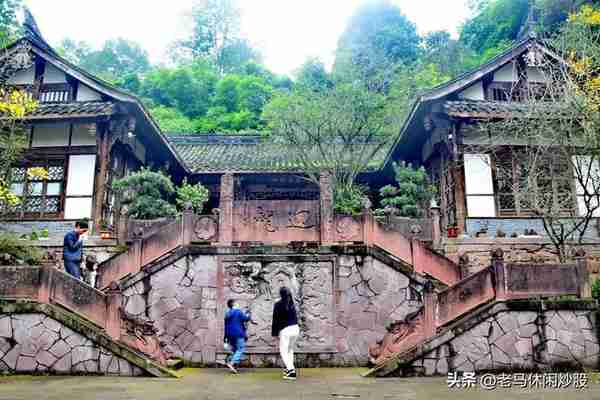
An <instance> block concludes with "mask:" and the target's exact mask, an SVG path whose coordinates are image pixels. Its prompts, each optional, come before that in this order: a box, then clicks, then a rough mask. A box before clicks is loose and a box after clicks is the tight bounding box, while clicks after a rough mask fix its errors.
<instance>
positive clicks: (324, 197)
mask: <svg viewBox="0 0 600 400" xmlns="http://www.w3.org/2000/svg"><path fill="white" fill-rule="evenodd" d="M331 181H332V179H331V173H330V172H322V173H321V176H320V177H319V190H320V212H321V244H322V245H326V246H327V245H330V244H333V243H334V242H335V234H334V231H333V218H334V215H333V185H332V182H331Z"/></svg>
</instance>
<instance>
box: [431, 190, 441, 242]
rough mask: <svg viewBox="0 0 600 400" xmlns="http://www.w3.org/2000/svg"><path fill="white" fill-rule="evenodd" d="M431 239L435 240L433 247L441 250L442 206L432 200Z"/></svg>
mask: <svg viewBox="0 0 600 400" xmlns="http://www.w3.org/2000/svg"><path fill="white" fill-rule="evenodd" d="M430 211H431V240H432V242H433V248H434V249H436V250H439V249H440V248H441V247H442V230H441V226H442V221H441V213H440V206H439V205H438V204H437V203H436V202H435V200H432V201H431V208H430Z"/></svg>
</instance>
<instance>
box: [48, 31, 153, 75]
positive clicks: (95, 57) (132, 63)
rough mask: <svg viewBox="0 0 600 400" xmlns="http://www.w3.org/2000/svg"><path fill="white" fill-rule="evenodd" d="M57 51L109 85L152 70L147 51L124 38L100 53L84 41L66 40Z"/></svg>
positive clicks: (110, 44) (110, 41)
mask: <svg viewBox="0 0 600 400" xmlns="http://www.w3.org/2000/svg"><path fill="white" fill-rule="evenodd" d="M57 50H58V52H59V53H60V54H61V55H63V56H64V57H65V58H67V59H68V60H70V61H72V62H73V63H75V64H77V65H79V66H80V67H82V68H83V69H85V70H86V71H89V72H91V73H93V74H95V75H98V76H100V77H101V78H104V79H106V80H108V81H110V82H114V81H116V80H118V79H119V77H121V76H123V75H136V74H141V73H144V72H146V71H148V70H149V69H150V60H149V58H148V52H147V51H146V50H144V49H142V47H141V46H140V45H139V44H138V43H135V42H133V41H130V40H126V39H122V38H118V39H110V40H107V41H106V42H105V43H104V45H103V46H102V48H101V49H99V50H94V49H92V47H91V46H90V45H89V44H87V43H85V42H81V41H80V42H77V41H74V40H71V39H64V40H63V41H62V42H61V44H60V46H59V47H58V49H57Z"/></svg>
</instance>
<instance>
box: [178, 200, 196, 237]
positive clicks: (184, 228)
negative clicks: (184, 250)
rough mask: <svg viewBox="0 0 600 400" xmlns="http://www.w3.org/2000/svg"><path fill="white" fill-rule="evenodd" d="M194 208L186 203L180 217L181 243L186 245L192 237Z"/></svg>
mask: <svg viewBox="0 0 600 400" xmlns="http://www.w3.org/2000/svg"><path fill="white" fill-rule="evenodd" d="M194 216H195V214H194V209H193V208H192V205H191V204H186V207H185V210H184V211H183V215H182V217H181V245H182V246H187V245H189V244H191V243H192V240H193V238H194Z"/></svg>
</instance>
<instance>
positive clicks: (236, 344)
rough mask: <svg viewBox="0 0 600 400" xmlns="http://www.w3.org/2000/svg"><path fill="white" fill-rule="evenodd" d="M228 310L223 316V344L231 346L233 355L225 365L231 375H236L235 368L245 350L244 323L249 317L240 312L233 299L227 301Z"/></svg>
mask: <svg viewBox="0 0 600 400" xmlns="http://www.w3.org/2000/svg"><path fill="white" fill-rule="evenodd" d="M227 307H228V308H229V310H228V311H227V313H226V314H225V342H226V343H229V345H230V346H231V351H232V352H233V355H232V356H231V359H230V360H229V361H228V362H226V363H225V365H227V368H229V369H230V370H231V372H232V373H234V374H237V373H238V371H237V369H236V366H237V365H239V363H240V360H241V359H242V356H243V355H244V350H245V349H246V339H247V336H246V326H245V325H244V324H245V323H246V322H248V321H250V316H249V315H248V314H246V313H244V312H243V311H242V310H240V309H239V308H238V306H237V304H236V302H235V300H233V299H229V300H227Z"/></svg>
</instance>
